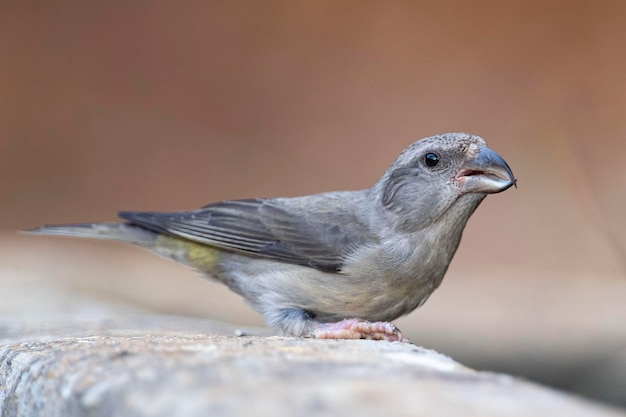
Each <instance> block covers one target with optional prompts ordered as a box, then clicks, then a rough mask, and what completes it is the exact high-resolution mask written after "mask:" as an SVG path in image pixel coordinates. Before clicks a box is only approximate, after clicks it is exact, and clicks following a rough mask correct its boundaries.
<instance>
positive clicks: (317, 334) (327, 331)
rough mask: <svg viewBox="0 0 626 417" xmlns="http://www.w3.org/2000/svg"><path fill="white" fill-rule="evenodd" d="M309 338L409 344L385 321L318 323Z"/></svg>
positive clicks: (356, 320)
mask: <svg viewBox="0 0 626 417" xmlns="http://www.w3.org/2000/svg"><path fill="white" fill-rule="evenodd" d="M309 336H310V337H313V338H316V339H369V340H386V341H389V342H405V343H410V341H409V340H408V339H407V338H405V337H403V336H402V332H401V331H400V329H398V327H396V326H395V325H394V324H392V323H389V322H385V321H377V322H369V321H364V320H359V319H345V320H341V321H338V322H336V323H319V324H318V325H317V327H315V328H314V329H313V331H312V332H311V333H310V334H309Z"/></svg>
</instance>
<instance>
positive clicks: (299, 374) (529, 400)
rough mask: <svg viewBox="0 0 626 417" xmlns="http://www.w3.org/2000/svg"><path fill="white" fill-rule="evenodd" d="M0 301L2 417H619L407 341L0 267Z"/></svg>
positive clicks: (620, 412)
mask: <svg viewBox="0 0 626 417" xmlns="http://www.w3.org/2000/svg"><path fill="white" fill-rule="evenodd" d="M112 270H113V269H109V273H111V271H112ZM122 278H123V277H122V276H115V275H113V274H112V275H111V279H112V280H115V282H120V283H122V282H124V281H123V279H122ZM145 288H146V289H149V287H148V286H146V287H145ZM0 294H1V295H2V296H1V297H0V416H2V417H18V416H19V417H22V416H28V417H30V416H40V417H48V416H54V417H57V416H59V417H78V416H90V417H100V416H125V417H126V416H130V417H133V416H154V417H160V416H192V417H193V416H206V415H229V416H240V415H241V416H243V415H273V416H275V417H280V416H293V415H297V416H305V415H328V416H331V415H332V416H335V415H342V416H350V415H358V416H364V415H399V416H403V415H407V416H415V415H417V416H421V415H423V416H435V417H436V416H459V415H461V416H496V415H497V416H533V417H535V416H551V417H552V416H560V415H564V416H568V417H569V416H574V417H576V416H598V417H604V416H607V417H608V416H619V415H624V413H623V411H619V410H615V409H611V408H607V407H603V406H599V405H596V404H594V403H591V402H588V401H585V400H583V399H581V398H577V397H573V396H570V395H566V394H564V393H561V392H558V391H555V390H551V389H548V388H545V387H542V386H540V385H537V384H532V383H529V382H525V381H523V380H520V379H516V378H513V377H510V376H506V375H502V374H493V373H487V372H477V371H474V370H472V369H470V368H468V367H465V366H463V365H460V364H459V363H457V362H456V361H454V360H452V359H450V358H448V357H446V356H443V355H441V354H438V353H436V352H434V351H432V350H428V349H424V348H421V347H418V346H415V345H411V344H406V343H388V342H374V341H366V340H357V341H333V340H308V339H295V338H283V337H277V336H272V335H271V334H272V333H271V331H269V330H267V329H259V328H243V329H241V328H238V327H235V326H231V325H227V324H223V323H220V322H216V321H211V320H206V319H199V318H190V317H184V316H179V315H166V314H158V313H154V312H149V311H146V310H144V309H140V308H139V307H136V306H132V305H129V304H124V303H122V302H121V301H120V300H119V299H118V300H115V299H111V298H104V297H102V296H95V294H94V293H92V292H86V291H84V290H83V291H81V290H79V289H77V288H75V287H72V286H66V285H64V283H63V282H62V281H61V280H56V279H55V278H54V277H53V275H52V274H50V273H41V274H32V273H30V274H29V273H27V272H26V271H24V270H22V271H19V270H17V269H10V268H5V269H0ZM238 334H239V335H241V334H243V336H237V335H238ZM590 380H592V381H593V379H592V378H590Z"/></svg>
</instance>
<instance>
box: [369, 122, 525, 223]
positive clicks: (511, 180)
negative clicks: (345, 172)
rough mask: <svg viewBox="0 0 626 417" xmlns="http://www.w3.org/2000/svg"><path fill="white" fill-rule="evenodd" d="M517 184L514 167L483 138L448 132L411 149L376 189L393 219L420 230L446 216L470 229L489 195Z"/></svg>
mask: <svg viewBox="0 0 626 417" xmlns="http://www.w3.org/2000/svg"><path fill="white" fill-rule="evenodd" d="M515 183H516V179H515V177H514V176H513V172H512V171H511V168H509V166H508V164H507V163H506V162H505V161H504V159H502V157H501V156H500V155H498V154H497V153H495V152H494V151H492V150H491V149H489V148H488V147H487V145H486V143H485V141H484V140H483V139H482V138H480V137H478V136H475V135H470V134H467V133H446V134H442V135H437V136H431V137H428V138H425V139H422V140H419V141H417V142H415V143H413V144H411V145H409V146H408V147H407V148H406V149H404V151H402V153H401V154H400V156H398V158H397V159H396V160H395V162H394V163H393V164H392V165H391V167H390V168H389V169H388V170H387V172H386V173H385V174H384V175H383V177H382V178H381V179H380V180H379V181H378V183H377V184H376V185H375V186H374V187H373V188H372V191H373V193H374V195H373V198H376V199H378V200H379V201H380V203H381V204H382V205H383V206H384V208H385V211H386V213H387V216H388V220H392V223H394V224H395V225H396V226H398V227H402V228H405V229H409V230H418V229H422V228H424V227H428V226H429V225H431V224H432V223H434V222H436V221H437V220H439V219H440V218H442V217H443V216H444V215H445V214H449V215H454V216H458V217H459V219H458V220H460V221H462V225H464V224H465V222H466V221H467V219H468V218H469V216H470V215H471V214H472V212H473V211H474V210H475V209H476V207H478V204H480V202H481V201H482V200H483V199H484V198H485V196H486V195H487V194H493V193H499V192H501V191H504V190H506V189H507V188H509V187H511V186H513V185H515ZM461 227H462V226H461Z"/></svg>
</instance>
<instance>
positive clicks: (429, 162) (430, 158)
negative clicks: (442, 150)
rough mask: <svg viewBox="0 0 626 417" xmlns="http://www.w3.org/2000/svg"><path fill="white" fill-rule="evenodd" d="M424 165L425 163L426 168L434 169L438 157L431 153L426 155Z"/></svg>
mask: <svg viewBox="0 0 626 417" xmlns="http://www.w3.org/2000/svg"><path fill="white" fill-rule="evenodd" d="M424 163H426V166H429V167H431V168H432V167H434V166H435V165H437V164H438V163H439V155H437V154H436V153H432V152H429V153H427V154H426V155H425V156H424Z"/></svg>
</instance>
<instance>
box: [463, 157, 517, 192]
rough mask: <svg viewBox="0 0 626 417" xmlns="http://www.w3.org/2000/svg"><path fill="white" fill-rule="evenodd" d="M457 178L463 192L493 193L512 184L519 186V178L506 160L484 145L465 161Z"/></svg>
mask: <svg viewBox="0 0 626 417" xmlns="http://www.w3.org/2000/svg"><path fill="white" fill-rule="evenodd" d="M455 180H456V181H458V182H459V183H460V185H461V194H468V193H484V194H493V193H499V192H502V191H504V190H506V189H507V188H509V187H511V186H512V185H515V187H517V184H516V183H517V180H516V179H515V177H514V176H513V172H512V171H511V168H509V165H508V164H507V163H506V161H505V160H504V159H502V157H501V156H500V155H498V154H497V153H495V152H494V151H492V150H491V149H489V148H487V147H484V146H481V147H480V148H479V151H478V153H477V154H476V155H475V156H474V157H473V158H471V159H469V160H467V161H465V163H464V164H463V166H462V167H461V171H460V172H459V173H458V174H457V176H456V177H455Z"/></svg>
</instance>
